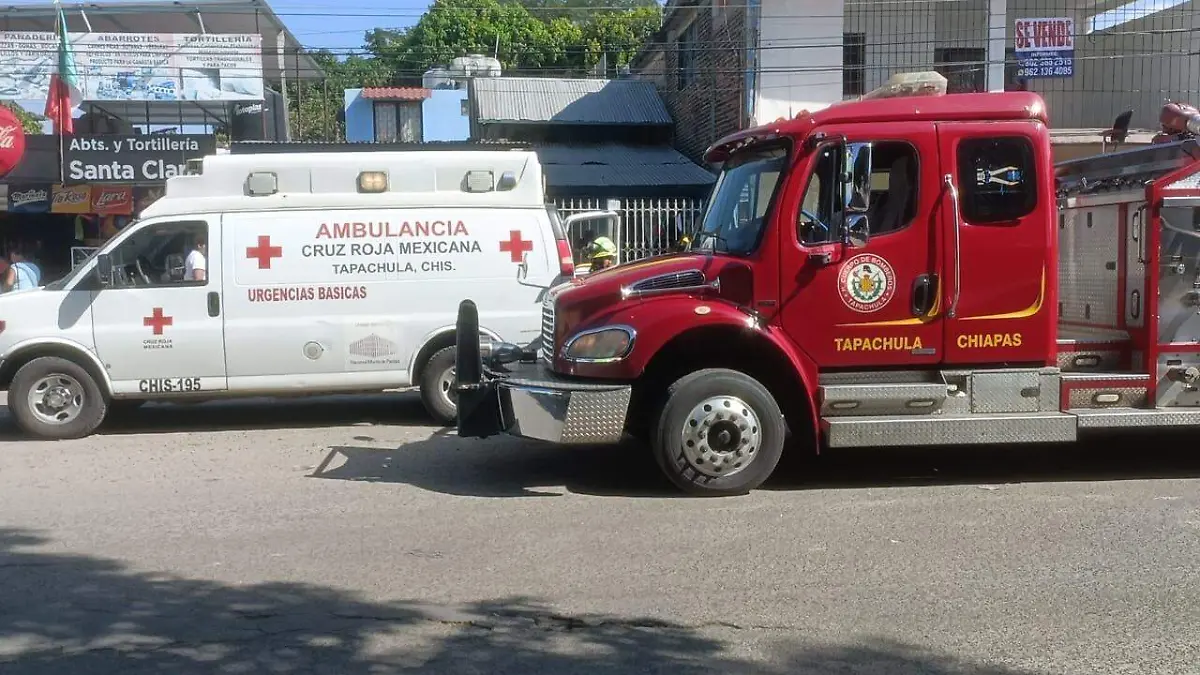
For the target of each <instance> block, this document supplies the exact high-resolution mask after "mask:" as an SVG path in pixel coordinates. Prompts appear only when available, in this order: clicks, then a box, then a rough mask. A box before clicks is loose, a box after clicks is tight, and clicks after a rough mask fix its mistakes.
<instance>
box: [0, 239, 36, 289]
mask: <svg viewBox="0 0 1200 675" xmlns="http://www.w3.org/2000/svg"><path fill="white" fill-rule="evenodd" d="M8 260H9V262H10V263H11V264H10V265H9V267H8V271H7V272H5V273H4V281H3V283H2V284H0V287H2V289H3V291H4V292H5V293H8V292H13V291H30V290H33V289H35V288H37V287H38V286H41V285H42V270H41V269H40V268H39V267H38V266H37V265H36V264H35V263H34V262H33V261H32V260H26V258H25V249H24V248H23V247H22V246H21V244H14V245H13V247H12V248H11V249H10V250H9V252H8Z"/></svg>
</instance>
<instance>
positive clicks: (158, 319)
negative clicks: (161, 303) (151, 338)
mask: <svg viewBox="0 0 1200 675" xmlns="http://www.w3.org/2000/svg"><path fill="white" fill-rule="evenodd" d="M174 322H175V320H174V319H172V318H171V317H169V316H163V310H162V307H155V308H154V311H152V312H150V316H147V317H142V325H143V326H147V327H149V328H153V329H154V334H155V335H162V334H163V328H166V327H167V326H170V325H171V324H173V323H174Z"/></svg>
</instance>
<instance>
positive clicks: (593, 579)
mask: <svg viewBox="0 0 1200 675" xmlns="http://www.w3.org/2000/svg"><path fill="white" fill-rule="evenodd" d="M423 420H424V417H423V413H422V411H421V408H420V405H419V403H418V402H417V399H416V398H415V396H412V395H408V394H402V395H393V396H384V397H371V398H339V399H323V400H309V401H296V402H286V403H273V402H252V403H240V404H232V405H231V404H222V405H213V404H209V405H203V406H192V407H174V406H168V407H156V406H151V407H148V408H146V409H145V410H143V411H140V412H139V413H138V414H137V415H135V416H133V417H131V418H130V420H129V421H126V422H123V423H121V424H110V425H108V427H107V428H105V429H104V433H102V434H99V435H96V436H94V437H91V438H88V439H85V440H79V441H69V442H59V443H40V442H31V441H28V440H24V439H22V438H21V436H20V435H19V434H18V433H17V432H16V430H15V429H14V428H13V427H12V425H11V422H10V421H9V420H7V419H6V417H5V413H4V412H0V672H2V673H5V675H55V674H63V675H68V674H69V675H77V674H79V673H88V674H89V675H94V674H104V673H113V674H118V673H119V674H120V675H130V674H140V673H166V674H169V675H184V674H190V673H247V674H254V675H257V674H260V673H263V674H265V673H305V674H307V673H329V674H331V675H359V674H362V675H368V674H370V675H377V674H386V673H397V672H427V673H453V674H454V675H470V674H474V673H481V674H482V673H488V674H491V673H513V674H516V675H536V674H553V675H565V674H569V673H601V674H604V675H608V674H615V673H664V674H665V673H669V674H672V675H674V674H682V675H692V674H695V673H747V674H750V675H783V674H794V673H804V674H807V673H872V674H874V673H878V674H885V673H886V674H887V675H911V674H915V673H932V674H935V675H960V674H963V675H965V674H967V673H982V674H984V675H1013V674H1016V673H1055V674H1075V673H1078V674H1081V675H1083V674H1087V675H1093V674H1096V673H1135V674H1137V675H1147V674H1149V673H1170V674H1172V675H1175V674H1180V673H1194V672H1197V668H1198V666H1197V664H1198V663H1200V562H1198V561H1200V490H1198V488H1200V480H1197V476H1200V453H1197V452H1196V450H1195V448H1196V444H1195V442H1194V440H1192V441H1189V440H1188V439H1187V437H1186V436H1174V437H1168V438H1164V437H1150V438H1148V439H1146V438H1140V439H1138V438H1135V439H1109V440H1108V441H1107V442H1106V443H1104V444H1099V443H1092V444H1086V445H1080V446H1073V447H1067V448H1065V449H1064V448H1025V449H1013V448H1000V449H989V450H984V451H973V450H966V449H947V450H940V451H903V452H897V451H894V450H893V451H872V452H859V453H838V454H836V455H828V456H825V457H822V458H820V459H819V460H817V461H814V462H804V463H799V464H796V465H794V466H790V467H788V468H787V470H786V471H784V472H783V474H782V476H780V477H779V479H777V480H775V481H773V483H772V485H771V486H770V487H769V489H764V490H760V491H757V492H755V493H754V494H752V495H748V496H745V497H737V498H730V499H720V500H695V499H681V498H677V497H675V496H674V493H673V492H671V490H670V489H669V488H668V487H667V485H666V484H665V482H664V481H663V480H662V479H660V478H659V477H658V475H657V472H656V469H655V468H654V466H653V462H652V461H651V460H649V459H648V458H647V457H646V456H645V455H644V454H642V453H639V452H638V450H637V448H634V447H630V448H619V449H603V448H595V449H582V450H574V451H568V450H562V449H556V448H553V447H546V446H538V445H534V444H530V443H519V442H514V441H509V440H499V441H492V440H489V441H484V442H478V441H476V442H472V441H467V440H462V439H458V438H457V437H455V436H453V435H448V434H445V433H444V432H437V431H435V430H434V429H432V428H430V427H428V426H422V425H423V424H424V421H423Z"/></svg>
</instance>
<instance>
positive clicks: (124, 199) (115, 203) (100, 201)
mask: <svg viewBox="0 0 1200 675" xmlns="http://www.w3.org/2000/svg"><path fill="white" fill-rule="evenodd" d="M92 213H95V214H97V215H101V216H127V215H129V214H131V213H133V188H131V187H129V186H128V185H122V186H117V185H103V186H101V185H97V186H95V187H93V188H92Z"/></svg>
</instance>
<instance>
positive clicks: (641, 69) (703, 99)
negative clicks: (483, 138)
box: [632, 0, 1200, 159]
mask: <svg viewBox="0 0 1200 675" xmlns="http://www.w3.org/2000/svg"><path fill="white" fill-rule="evenodd" d="M1198 24H1200V6H1197V3H1196V2H1195V1H1192V0H1189V1H1182V0H1155V1H1154V2H1147V1H1145V0H935V1H930V0H919V1H918V0H889V1H887V2H879V1H871V0H746V1H745V2H743V3H733V2H730V1H729V0H672V1H671V2H669V3H668V5H667V7H666V11H665V14H664V21H663V26H662V29H661V30H660V31H659V32H658V34H657V35H656V36H655V37H654V39H653V40H652V41H651V42H650V44H648V46H647V47H646V49H645V50H644V51H643V52H642V53H641V54H639V56H638V57H637V58H636V59H635V60H634V62H633V64H632V70H633V72H634V73H635V74H636V75H637V76H639V77H642V78H645V79H649V80H651V81H653V82H655V84H656V85H657V87H658V88H659V91H660V92H661V94H662V96H663V99H664V100H665V101H666V103H667V105H668V107H669V108H670V110H671V113H672V115H673V117H674V118H675V121H676V139H677V140H676V143H677V146H678V147H679V148H680V149H681V150H683V151H684V152H685V154H687V155H688V156H689V157H691V158H693V159H699V158H700V154H701V153H702V152H703V149H704V148H705V147H707V146H708V145H709V144H710V143H712V142H713V141H715V140H717V139H718V138H720V137H721V136H723V135H725V134H727V133H730V132H732V131H736V130H738V129H741V128H745V127H748V126H752V125H754V124H761V123H766V122H770V121H772V120H774V119H778V118H780V117H792V116H794V115H795V114H797V113H798V112H800V111H801V110H806V109H807V110H815V109H819V108H822V107H824V106H827V105H829V104H831V103H834V102H836V101H841V100H845V99H848V98H854V97H856V96H859V95H861V94H863V93H865V92H867V91H870V90H872V89H874V88H876V87H878V86H880V85H882V84H883V83H884V82H886V81H887V79H888V78H889V77H891V76H892V75H893V74H895V73H899V72H912V71H937V72H939V73H941V74H942V75H944V76H945V77H946V78H947V80H948V86H949V89H950V91H952V92H965V91H1003V90H1012V89H1023V90H1030V91H1036V92H1038V93H1040V94H1041V95H1042V96H1043V97H1044V98H1045V100H1046V102H1047V105H1048V108H1049V110H1050V117H1051V126H1052V130H1053V131H1054V132H1055V137H1056V139H1058V141H1057V142H1062V143H1073V144H1080V143H1082V144H1083V145H1088V144H1094V145H1098V144H1099V136H1100V134H1101V132H1102V131H1103V130H1105V129H1107V128H1109V127H1110V126H1111V125H1112V123H1113V120H1114V119H1115V118H1116V117H1117V116H1118V115H1120V114H1121V113H1122V112H1124V111H1126V110H1131V111H1132V112H1133V117H1132V122H1131V126H1132V128H1133V129H1134V130H1135V132H1136V130H1139V129H1142V130H1149V129H1153V128H1155V127H1156V126H1157V117H1158V114H1159V111H1160V108H1161V106H1162V104H1163V102H1164V101H1165V100H1167V99H1171V100H1184V101H1192V102H1195V103H1200V63H1198V62H1197V60H1196V59H1195V57H1194V56H1192V55H1194V54H1195V52H1196V49H1197V42H1198V41H1200V31H1198V30H1197V29H1198V28H1200V25H1198ZM1138 139H1140V140H1142V141H1145V140H1148V134H1138V133H1135V134H1133V136H1132V137H1131V140H1134V141H1136V140H1138Z"/></svg>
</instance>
